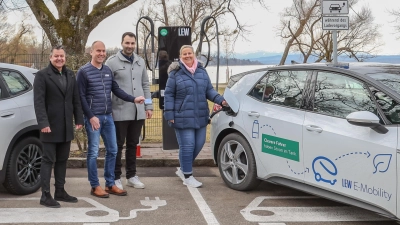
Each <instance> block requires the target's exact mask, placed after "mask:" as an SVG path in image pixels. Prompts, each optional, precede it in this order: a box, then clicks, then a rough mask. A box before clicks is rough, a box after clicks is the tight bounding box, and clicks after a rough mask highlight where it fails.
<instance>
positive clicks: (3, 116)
mask: <svg viewBox="0 0 400 225" xmlns="http://www.w3.org/2000/svg"><path fill="white" fill-rule="evenodd" d="M12 115H14V113H13V112H7V113H3V114H1V118H7V117H10V116H12Z"/></svg>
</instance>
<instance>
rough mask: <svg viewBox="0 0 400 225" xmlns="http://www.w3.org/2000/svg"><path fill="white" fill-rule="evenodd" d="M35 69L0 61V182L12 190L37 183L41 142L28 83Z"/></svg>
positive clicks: (30, 188) (26, 191) (32, 189)
mask: <svg viewBox="0 0 400 225" xmlns="http://www.w3.org/2000/svg"><path fill="white" fill-rule="evenodd" d="M36 71H37V70H35V69H31V68H28V67H23V66H17V65H11V64H4V63H0V184H3V185H4V187H5V188H6V189H7V190H8V191H9V192H10V193H13V194H20V195H22V194H29V193H33V192H35V191H37V190H38V189H39V187H40V175H39V174H40V165H41V159H42V144H41V142H40V140H39V128H38V126H37V122H36V116H35V110H34V107H33V86H32V84H33V80H34V74H35V73H36Z"/></svg>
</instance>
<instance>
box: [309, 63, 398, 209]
mask: <svg viewBox="0 0 400 225" xmlns="http://www.w3.org/2000/svg"><path fill="white" fill-rule="evenodd" d="M314 80H315V81H316V82H314V83H315V86H314V87H315V96H314V102H313V111H308V112H306V113H305V120H304V126H303V148H304V153H305V157H304V158H305V159H304V162H305V166H306V167H310V173H307V174H306V176H305V182H306V183H307V184H310V185H313V186H316V187H320V188H322V189H326V190H329V191H332V192H335V193H338V194H342V195H344V196H347V197H350V198H354V199H356V200H360V201H363V202H366V203H369V204H371V205H374V206H378V207H380V208H385V209H386V210H388V211H390V212H391V213H394V214H395V213H396V200H397V197H396V163H395V162H396V145H397V135H398V134H397V125H387V126H385V127H386V128H387V129H388V132H387V133H385V134H381V133H378V132H376V131H374V130H372V129H371V128H369V127H362V126H356V125H352V124H350V123H349V122H348V121H347V120H346V116H347V115H349V114H350V113H352V112H358V111H368V112H371V113H374V114H375V115H377V116H380V117H379V118H380V119H381V123H382V124H383V123H384V121H387V119H386V118H383V117H384V116H383V117H382V116H381V115H382V113H383V111H382V109H380V108H379V107H378V106H377V104H376V103H377V100H376V99H374V96H373V94H372V93H373V92H371V89H370V87H369V85H367V84H366V83H364V82H362V81H360V80H358V79H355V78H353V77H351V76H347V75H344V74H338V73H334V72H322V71H320V72H318V76H317V77H316V79H314Z"/></svg>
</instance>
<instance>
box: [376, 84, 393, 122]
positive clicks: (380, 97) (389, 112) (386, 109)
mask: <svg viewBox="0 0 400 225" xmlns="http://www.w3.org/2000/svg"><path fill="white" fill-rule="evenodd" d="M370 90H371V92H372V94H373V96H374V97H375V100H376V102H377V103H378V105H379V107H380V108H381V109H382V111H383V113H384V115H385V116H386V118H387V119H388V120H389V121H390V122H391V123H392V124H400V104H399V103H398V102H396V101H395V100H394V99H392V98H391V97H389V96H387V95H386V94H385V93H383V92H382V91H380V90H378V89H376V88H375V87H372V86H371V87H370Z"/></svg>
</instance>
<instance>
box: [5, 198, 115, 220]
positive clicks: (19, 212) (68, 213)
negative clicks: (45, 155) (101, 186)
mask: <svg viewBox="0 0 400 225" xmlns="http://www.w3.org/2000/svg"><path fill="white" fill-rule="evenodd" d="M39 199H40V198H36V197H26V198H0V202H2V201H35V202H37V203H39ZM78 199H79V201H85V202H87V203H89V204H90V205H91V206H89V207H81V208H72V207H68V206H62V207H61V208H56V209H51V208H47V207H45V206H38V207H37V208H2V209H1V210H0V218H1V220H0V223H17V224H19V223H66V222H77V223H79V222H82V223H102V222H103V223H104V222H117V221H118V220H119V212H118V211H116V210H114V209H110V208H108V207H106V206H104V205H102V204H100V203H99V202H97V201H95V200H93V199H90V198H86V197H79V198H78ZM38 205H39V204H38ZM92 211H104V212H107V215H104V216H90V215H88V214H87V213H89V212H92ZM43 215H46V216H43Z"/></svg>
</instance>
